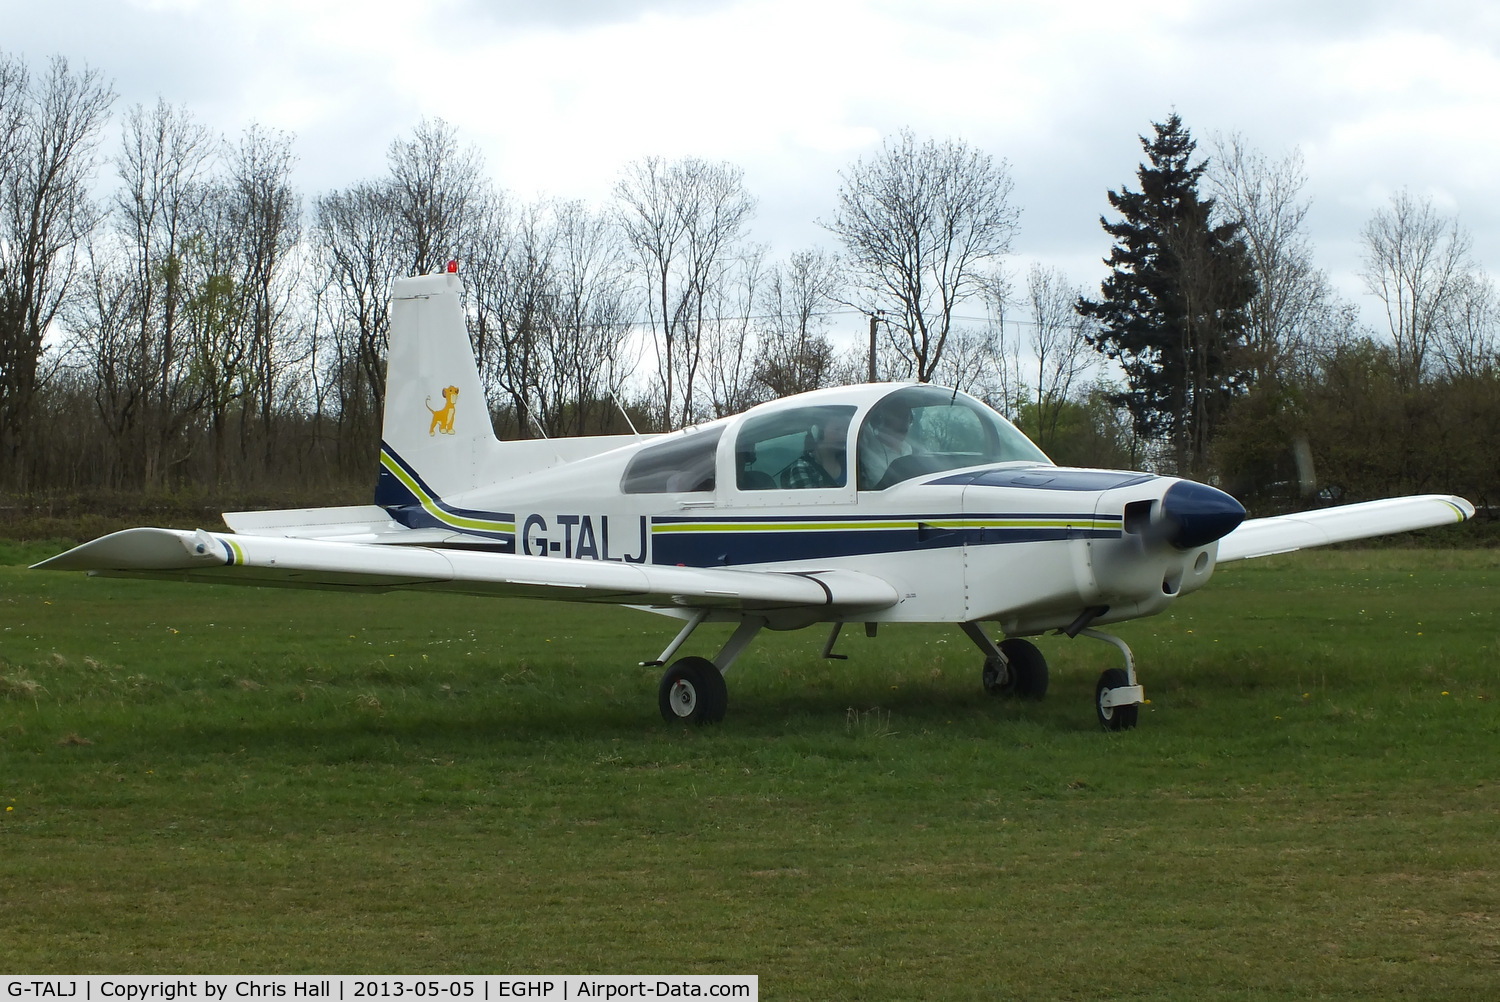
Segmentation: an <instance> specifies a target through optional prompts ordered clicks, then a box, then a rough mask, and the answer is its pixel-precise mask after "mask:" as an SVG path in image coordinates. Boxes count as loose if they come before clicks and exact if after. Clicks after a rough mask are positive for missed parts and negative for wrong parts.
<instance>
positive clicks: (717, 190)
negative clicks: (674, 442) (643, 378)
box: [615, 157, 755, 427]
mask: <svg viewBox="0 0 1500 1002" xmlns="http://www.w3.org/2000/svg"><path fill="white" fill-rule="evenodd" d="M615 197H616V199H617V200H618V201H619V203H620V210H619V219H620V225H621V227H622V229H623V230H624V232H625V239H626V242H627V243H628V244H629V246H630V248H631V250H632V251H633V252H634V253H635V257H636V263H637V266H638V275H639V276H640V278H641V281H642V285H643V291H644V293H645V295H644V297H643V298H644V302H645V304H646V318H647V322H648V324H649V325H650V328H651V336H652V342H653V346H654V348H655V354H656V384H657V385H656V390H657V392H658V394H659V395H660V403H661V408H662V411H661V414H662V421H663V424H664V425H665V426H667V427H671V426H674V425H684V424H689V423H691V422H692V420H693V418H694V416H695V414H696V406H697V400H696V396H695V390H696V386H695V384H696V381H697V378H698V368H699V365H700V363H701V362H702V356H703V325H704V320H705V317H706V315H707V312H708V309H709V305H710V303H711V302H712V297H713V295H714V290H715V288H716V287H717V286H718V284H719V282H720V281H721V280H722V278H723V274H724V270H725V268H726V267H727V266H728V264H729V262H730V261H731V260H732V257H733V253H734V250H735V247H736V244H737V243H738V241H739V240H740V238H741V235H742V233H743V230H744V227H745V224H746V223H747V222H748V221H749V218H750V216H751V214H752V213H753V212H754V209H755V200H754V199H753V198H752V197H751V196H750V195H749V194H748V193H747V192H746V191H745V188H744V172H743V171H742V170H740V168H738V167H735V166H733V165H732V164H728V163H717V164H715V163H709V162H708V161H705V160H700V159H698V158H696V157H685V158H684V159H682V160H677V161H673V162H670V163H669V162H667V161H665V160H663V159H661V158H660V157H647V158H646V159H644V160H639V161H636V162H635V163H633V164H631V165H629V166H628V167H626V168H625V172H624V176H623V177H622V178H621V179H620V181H619V183H618V184H617V185H616V186H615Z"/></svg>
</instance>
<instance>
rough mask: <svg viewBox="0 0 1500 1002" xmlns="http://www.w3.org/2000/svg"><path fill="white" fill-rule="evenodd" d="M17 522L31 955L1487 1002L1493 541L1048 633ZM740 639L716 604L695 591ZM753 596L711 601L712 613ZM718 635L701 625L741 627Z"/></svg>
mask: <svg viewBox="0 0 1500 1002" xmlns="http://www.w3.org/2000/svg"><path fill="white" fill-rule="evenodd" d="M53 549H54V548H48V547H45V546H38V545H19V544H5V543H0V562H5V563H6V564H7V565H6V566H0V801H3V803H4V805H5V807H6V808H7V809H6V810H5V811H4V812H3V813H0V970H3V971H7V972H27V973H32V972H37V973H41V972H74V973H81V972H170V971H201V972H207V973H221V972H238V971H262V972H299V971H327V972H340V973H342V972H348V973H360V972H367V971H381V972H401V973H408V972H409V973H422V972H429V971H432V972H511V973H519V972H553V973H584V972H594V973H630V972H639V973H713V972H722V973H747V974H751V973H753V974H759V975H760V978H761V982H760V983H761V991H762V997H764V998H768V999H769V998H777V999H782V998H785V999H792V998H796V999H822V998H827V999H855V998H858V999H913V998H953V999H994V998H1027V999H1039V998H1077V999H1088V998H1106V997H1117V998H1124V997H1128V998H1182V999H1202V998H1245V999H1250V998H1255V999H1262V998H1297V999H1301V998H1309V997H1323V996H1331V997H1370V998H1383V997H1404V998H1423V999H1429V998H1466V999H1471V1000H1477V999H1480V998H1488V997H1492V996H1493V993H1494V991H1495V989H1496V986H1497V985H1500V860H1497V849H1500V782H1497V780H1500V759H1497V752H1500V677H1497V671H1496V662H1497V658H1500V613H1497V606H1500V601H1497V600H1500V552H1497V551H1494V550H1488V551H1462V550H1447V551H1422V550H1399V549H1393V550H1379V551H1340V552H1327V553H1308V554H1298V555H1292V556H1287V557H1279V558H1271V559H1267V560H1262V561H1252V562H1247V563H1244V564H1240V565H1234V566H1231V567H1228V568H1224V569H1221V570H1220V571H1219V572H1217V573H1216V575H1215V579H1214V581H1213V582H1212V584H1210V586H1209V587H1208V588H1207V589H1206V590H1205V591H1203V592H1200V593H1198V594H1195V595H1192V596H1188V597H1187V598H1185V599H1183V600H1182V601H1180V602H1179V603H1178V604H1177V605H1176V607H1175V609H1174V610H1173V612H1172V613H1171V614H1170V615H1166V616H1161V617H1158V618H1156V619H1152V620H1144V621H1141V622H1138V623H1133V624H1127V625H1126V626H1124V627H1123V628H1121V630H1120V633H1121V635H1122V636H1124V637H1125V638H1126V639H1127V640H1128V641H1130V643H1131V645H1132V647H1133V649H1134V650H1135V653H1136V657H1137V662H1138V665H1139V668H1140V672H1141V676H1142V681H1143V682H1144V684H1145V686H1146V690H1147V695H1148V696H1149V697H1150V699H1151V702H1150V705H1149V706H1146V707H1143V712H1142V715H1141V726H1140V728H1139V729H1138V730H1136V731H1134V732H1130V733H1124V734H1104V733H1101V732H1100V731H1099V730H1098V727H1097V725H1096V723H1095V721H1094V713H1093V710H1092V708H1091V705H1090V701H1091V698H1092V694H1093V686H1094V682H1095V679H1096V678H1097V677H1098V674H1099V672H1100V671H1101V670H1102V669H1103V668H1105V667H1110V666H1114V665H1116V664H1117V663H1118V655H1117V653H1116V652H1115V651H1114V650H1113V649H1111V648H1109V647H1107V646H1105V645H1103V644H1099V643H1096V642H1091V641H1088V640H1075V641H1068V640H1066V639H1062V638H1057V639H1051V638H1047V639H1043V640H1041V641H1040V644H1041V646H1042V647H1043V650H1044V651H1045V652H1046V654H1047V656H1048V658H1049V660H1050V662H1051V664H1052V688H1051V692H1050V694H1049V696H1048V698H1047V700H1046V701H1045V702H1043V703H1041V704H1025V703H1010V702H1000V701H996V700H994V699H991V698H989V697H987V696H985V695H984V694H983V693H982V692H981V691H980V689H979V681H978V675H979V662H980V658H979V657H978V655H977V653H976V652H975V651H974V649H973V648H972V646H971V645H970V644H969V642H968V641H967V640H966V639H965V638H964V637H963V636H962V634H960V633H959V631H958V630H956V629H953V628H947V629H942V628H915V627H913V628H905V629H901V628H888V629H886V630H883V631H882V633H881V636H880V637H879V639H877V640H869V639H866V638H865V637H863V636H862V634H861V633H860V631H858V630H854V631H846V637H845V639H844V640H843V641H842V642H841V648H842V649H843V650H844V651H846V652H847V653H849V654H850V655H851V660H849V661H845V662H825V661H822V660H820V659H819V658H818V656H817V655H818V652H819V650H820V647H821V643H822V639H823V638H822V635H821V634H814V633H812V632H804V633H797V634H789V635H769V636H767V635H763V636H762V638H761V639H760V640H758V641H757V643H756V645H755V646H753V647H752V648H751V650H750V652H749V653H748V654H747V655H746V656H745V657H744V658H743V659H742V660H741V661H740V663H739V664H738V665H736V667H735V670H734V672H733V673H731V675H730V680H729V681H730V708H729V716H728V718H727V720H726V721H725V723H724V724H723V725H721V726H719V727H716V728H709V729H701V730H700V729H686V728H683V727H681V726H667V725H665V724H663V722H662V721H661V719H660V717H659V716H658V714H657V711H656V680H657V675H658V670H657V669H643V668H638V667H636V665H635V663H636V662H637V661H638V660H641V659H642V658H647V657H654V656H655V654H656V653H657V652H658V651H659V649H660V648H661V646H662V645H663V644H664V642H665V640H666V639H667V638H669V637H670V635H671V633H672V632H673V629H674V624H672V623H671V622H669V621H667V620H660V619H657V618H655V617H651V616H648V615H644V614H641V613H635V612H630V611H626V610H612V609H594V608H589V607H568V606H561V605H543V604H532V603H519V602H493V601H491V602H486V601H483V600H477V599H476V600H471V599H460V598H442V597H435V596H423V595H411V594H404V595H384V596H366V597H360V596H350V595H335V594H325V593H316V592H314V593H299V592H289V591H271V590H264V591H263V590H255V589H219V588H209V587H191V586H175V585H167V584H156V583H145V582H119V581H107V580H93V579H88V578H85V577H83V576H81V575H66V574H43V573H37V572H29V571H26V570H25V569H24V567H22V566H20V564H21V563H23V562H25V561H30V560H35V559H39V558H40V557H42V556H45V555H47V554H48V553H50V552H52V551H53ZM703 632H704V633H707V632H708V630H707V629H705V631H703ZM721 632H722V631H721ZM717 641H718V637H717V636H715V637H713V638H711V639H704V640H696V641H695V643H694V644H693V645H691V646H692V647H693V648H694V652H696V653H712V651H713V650H715V649H717V648H716V646H715V645H716V643H717Z"/></svg>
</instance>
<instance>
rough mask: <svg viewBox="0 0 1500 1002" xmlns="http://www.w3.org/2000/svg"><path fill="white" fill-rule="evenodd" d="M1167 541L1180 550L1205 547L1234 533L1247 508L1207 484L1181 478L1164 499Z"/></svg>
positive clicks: (1170, 488) (1168, 490)
mask: <svg viewBox="0 0 1500 1002" xmlns="http://www.w3.org/2000/svg"><path fill="white" fill-rule="evenodd" d="M1161 512H1162V521H1163V522H1165V523H1166V525H1165V528H1166V530H1167V532H1166V539H1167V542H1169V543H1171V544H1172V545H1173V546H1175V547H1177V548H1178V549H1179V550H1191V549H1192V548H1193V547H1195V546H1204V545H1206V544H1208V543H1212V542H1213V541H1214V540H1216V539H1220V538H1222V537H1224V536H1227V535H1228V534H1229V533H1231V532H1233V531H1234V529H1235V526H1237V525H1239V524H1240V523H1241V522H1243V521H1244V520H1245V508H1244V506H1243V505H1241V504H1240V503H1239V502H1238V501H1236V500H1235V499H1234V498H1232V497H1230V496H1229V495H1228V494H1225V493H1224V492H1223V491H1221V490H1218V489H1217V488H1213V487H1209V486H1208V485H1207V484H1197V483H1194V482H1193V481H1191V480H1179V481H1178V482H1177V483H1175V484H1173V485H1172V486H1171V487H1169V488H1167V493H1166V495H1165V496H1163V497H1162V499H1161Z"/></svg>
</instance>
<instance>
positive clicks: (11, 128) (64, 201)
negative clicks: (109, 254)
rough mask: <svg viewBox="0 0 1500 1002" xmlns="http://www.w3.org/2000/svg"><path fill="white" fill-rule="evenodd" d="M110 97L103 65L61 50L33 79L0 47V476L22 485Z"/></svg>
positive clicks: (88, 227)
mask: <svg viewBox="0 0 1500 1002" xmlns="http://www.w3.org/2000/svg"><path fill="white" fill-rule="evenodd" d="M114 97H115V95H114V91H113V89H112V88H111V87H110V86H109V85H108V84H106V83H105V82H104V81H103V79H102V78H101V77H100V75H99V73H98V71H96V70H90V69H87V68H85V69H83V70H79V71H78V72H76V73H75V72H73V71H71V70H70V69H69V68H68V63H67V60H65V59H63V58H61V57H56V58H54V59H52V61H51V62H50V63H49V64H48V66H47V70H46V72H45V74H44V75H43V76H42V77H41V78H40V79H39V80H36V81H32V80H31V79H30V76H29V74H28V73H27V71H26V67H25V66H24V65H23V64H22V63H20V62H19V61H17V60H13V59H10V58H8V57H3V56H0V129H4V134H3V137H0V457H3V461H0V467H3V468H4V471H5V472H4V474H0V476H3V478H4V479H6V480H10V481H11V482H12V483H15V484H16V485H18V486H19V485H20V484H22V483H23V482H24V478H25V476H26V470H27V465H28V464H27V463H26V462H25V461H24V458H25V457H24V453H25V450H26V448H27V445H26V443H27V441H28V437H29V436H28V425H29V422H30V418H31V414H32V410H33V403H34V398H35V395H36V392H37V388H38V383H39V379H38V376H39V365H40V363H41V359H42V353H43V339H44V338H45V336H46V333H47V329H48V328H49V327H50V326H51V325H52V322H53V320H54V319H55V318H56V317H57V316H58V313H59V311H60V310H61V309H62V306H63V303H64V302H65V301H66V299H67V296H68V293H69V290H70V288H71V286H72V284H73V280H74V277H75V274H76V271H77V254H78V247H79V242H80V240H81V238H82V237H83V236H84V235H86V234H87V233H89V232H91V231H92V230H93V228H94V226H95V224H96V223H97V220H98V213H97V211H96V210H95V207H94V205H93V203H92V202H91V201H90V200H89V197H88V186H89V183H90V181H91V180H92V178H93V174H94V169H95V152H96V150H97V148H98V144H99V139H100V132H101V130H102V129H103V127H104V123H105V122H106V121H107V120H108V116H109V109H110V106H111V105H112V104H113V103H114Z"/></svg>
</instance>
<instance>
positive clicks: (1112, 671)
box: [1094, 668, 1141, 731]
mask: <svg viewBox="0 0 1500 1002" xmlns="http://www.w3.org/2000/svg"><path fill="white" fill-rule="evenodd" d="M1129 684H1130V676H1129V675H1127V674H1125V669H1124V668H1106V669H1105V671H1104V674H1103V675H1100V676H1099V684H1098V685H1096V686H1094V710H1095V711H1096V712H1097V713H1098V714H1099V726H1100V727H1103V728H1104V729H1105V730H1106V731H1128V730H1130V729H1131V728H1133V727H1134V726H1135V723H1136V721H1137V720H1138V719H1139V718H1140V712H1141V707H1140V704H1138V703H1131V704H1129V705H1128V706H1105V705H1104V694H1105V693H1106V692H1109V691H1110V690H1111V689H1118V688H1120V687H1121V686H1126V685H1129Z"/></svg>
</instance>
